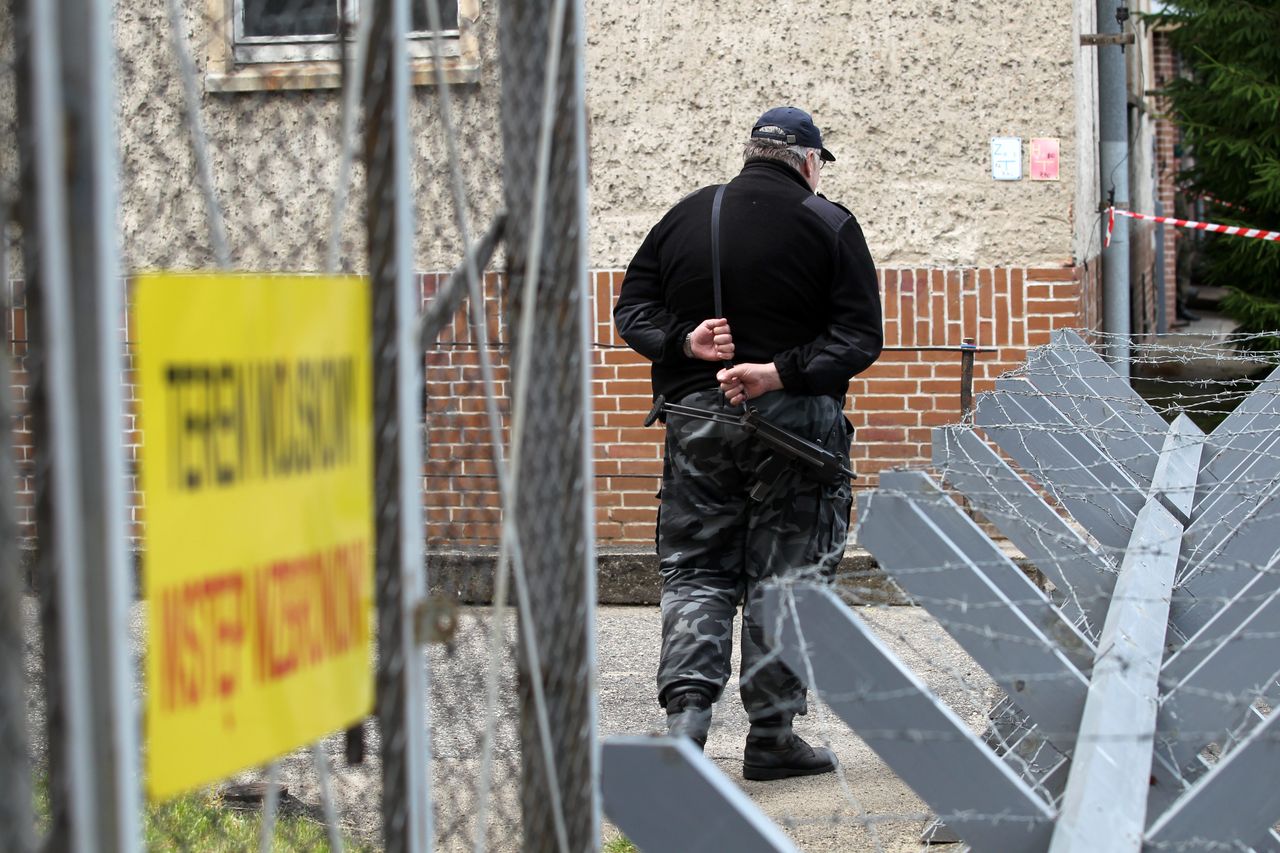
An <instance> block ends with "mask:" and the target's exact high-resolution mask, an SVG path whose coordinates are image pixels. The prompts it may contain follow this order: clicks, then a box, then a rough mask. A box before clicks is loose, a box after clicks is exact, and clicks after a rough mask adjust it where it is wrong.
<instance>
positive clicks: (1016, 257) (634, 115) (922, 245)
mask: <svg viewBox="0 0 1280 853" xmlns="http://www.w3.org/2000/svg"><path fill="white" fill-rule="evenodd" d="M588 14H589V16H590V44H589V46H588V52H587V58H588V68H589V77H588V92H589V104H588V106H589V108H590V111H591V120H592V124H591V135H592V146H591V148H592V164H593V180H592V206H591V210H592V214H593V218H592V226H593V232H592V240H591V247H592V260H593V262H594V263H595V264H597V265H603V266H613V265H624V264H625V263H626V262H627V261H628V260H630V256H631V253H632V252H633V251H634V249H635V247H636V245H638V242H639V240H640V239H641V237H642V236H643V234H644V233H645V230H646V229H647V228H648V227H649V226H650V225H651V224H652V223H653V221H655V220H656V218H657V217H658V216H660V215H661V212H662V211H663V210H664V209H665V208H666V206H668V205H670V204H671V203H673V202H674V201H676V200H677V199H678V198H680V197H681V196H682V195H684V194H685V193H686V192H688V191H689V190H691V189H693V188H696V187H697V186H699V185H703V184H707V183H713V182H717V181H721V180H724V179H725V178H727V177H729V176H731V175H733V174H734V173H735V172H736V171H737V169H738V167H739V165H740V163H741V153H740V152H741V142H742V140H744V139H745V137H746V133H747V130H748V129H749V127H750V124H751V122H752V121H753V120H754V119H755V118H756V116H757V115H759V113H760V112H761V111H762V110H763V109H764V108H765V107H768V106H771V105H774V104H778V103H786V102H794V103H795V104H796V105H798V106H803V107H805V108H807V109H809V110H810V111H811V112H812V113H814V116H815V120H816V121H817V123H818V124H819V126H820V127H822V128H823V129H824V137H825V139H826V140H827V147H828V148H830V149H831V150H832V151H833V152H834V153H835V155H836V157H837V162H836V163H835V164H833V165H831V166H829V167H828V168H827V169H826V171H825V173H824V176H823V185H824V186H823V189H824V191H825V192H826V194H827V195H829V196H830V197H832V198H834V199H837V200H841V201H843V202H844V203H846V204H847V205H848V206H849V207H851V208H852V209H853V211H854V212H855V214H857V216H858V218H859V221H860V222H861V223H862V224H863V227H864V230H865V231H866V234H867V237H868V240H869V242H870V245H871V249H872V253H873V255H874V257H875V258H876V260H877V262H879V263H881V264H886V265H911V264H937V265H972V264H979V265H980V264H1005V263H1029V264H1040V263H1061V262H1065V261H1067V260H1069V259H1070V257H1071V254H1072V233H1073V231H1072V223H1071V219H1070V216H1071V202H1072V196H1073V194H1074V192H1075V188H1076V183H1075V168H1076V166H1075V164H1076V152H1075V137H1076V123H1075V101H1074V98H1073V92H1074V88H1073V73H1074V69H1073V65H1074V59H1075V56H1076V51H1075V49H1074V48H1073V45H1074V44H1075V40H1074V39H1073V24H1072V8H1071V4H1043V3H1033V2H1030V0H1023V2H1017V3H1008V2H991V0H964V2H961V0H903V2H895V3H873V2H866V0H852V2H851V0H840V1H839V2H835V1H834V0H832V2H809V3H803V4H801V3H777V2H773V3H767V2H761V0H735V2H732V3H724V2H722V3H715V4H712V3H693V4H673V3H665V2H658V3H649V4H643V3H626V2H599V0H592V2H589V3H588ZM996 135H1010V136H1021V137H1023V139H1024V140H1028V139H1030V138H1031V137H1033V136H1055V137H1059V138H1060V139H1061V141H1062V160H1063V165H1064V169H1063V174H1062V180H1061V181H1059V182H1046V183H1040V182H1032V181H1029V180H1025V179H1024V180H1022V181H1018V182H1010V183H997V182H995V181H993V180H992V179H991V173H990V158H989V144H990V138H991V137H992V136H996ZM1024 151H1025V149H1024Z"/></svg>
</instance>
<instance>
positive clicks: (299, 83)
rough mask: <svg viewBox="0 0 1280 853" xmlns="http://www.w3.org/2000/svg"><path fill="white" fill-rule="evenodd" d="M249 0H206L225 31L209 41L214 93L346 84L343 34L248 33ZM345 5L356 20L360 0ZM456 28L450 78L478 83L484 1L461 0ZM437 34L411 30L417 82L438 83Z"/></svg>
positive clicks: (446, 46) (208, 81)
mask: <svg viewBox="0 0 1280 853" xmlns="http://www.w3.org/2000/svg"><path fill="white" fill-rule="evenodd" d="M243 2H244V0H206V9H207V20H210V21H217V22H220V23H221V24H222V32H221V33H219V34H217V37H215V38H211V39H209V40H208V43H209V56H208V70H207V72H206V74H205V85H206V88H207V89H208V90H209V91H212V92H244V91H263V90H297V89H334V88H338V87H340V86H341V85H342V71H341V67H340V61H341V59H340V57H341V55H342V45H341V44H340V43H339V38H340V36H339V35H336V34H335V35H327V34H326V35H315V36H255V37H249V36H245V35H244V33H243V27H244V14H243V12H244V6H243ZM334 2H337V3H340V6H341V8H340V11H339V17H340V19H341V20H345V21H348V22H350V23H351V25H352V26H351V28H350V31H351V33H352V34H353V35H354V20H355V8H356V4H357V3H358V2H359V0H334ZM457 2H458V21H457V27H456V28H455V29H450V30H443V31H442V32H441V34H440V36H441V41H442V44H441V48H442V50H441V55H442V57H443V60H444V70H445V79H446V80H447V81H448V82H450V83H476V82H478V81H479V79H480V48H479V42H478V39H477V38H476V35H475V33H474V25H475V21H476V18H477V17H478V15H479V11H480V9H479V0H457ZM435 42H436V38H435V35H434V34H433V33H430V32H427V31H417V32H414V33H410V35H409V38H408V45H407V48H408V53H409V58H410V62H411V65H410V80H411V82H412V83H413V84H414V85H430V84H434V83H435V82H436V79H435V70H434V67H433V62H432V57H433V55H434V51H435V49H436V48H435ZM348 46H350V42H348Z"/></svg>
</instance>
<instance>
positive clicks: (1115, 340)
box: [1097, 0, 1131, 379]
mask: <svg viewBox="0 0 1280 853" xmlns="http://www.w3.org/2000/svg"><path fill="white" fill-rule="evenodd" d="M1128 8H1129V7H1128V2H1127V0H1098V33H1099V34H1102V35H1108V34H1119V33H1120V32H1122V30H1123V27H1122V26H1121V21H1122V20H1123V19H1124V18H1125V17H1127V15H1128ZM1121 10H1123V11H1121ZM1118 13H1119V14H1118ZM1097 50H1098V165H1099V173H1100V175H1101V179H1102V186H1101V190H1102V198H1103V200H1104V202H1105V203H1106V204H1108V205H1115V206H1116V207H1128V205H1129V93H1128V77H1127V75H1126V70H1125V59H1126V56H1125V53H1124V48H1123V46H1122V45H1119V44H1101V45H1099V46H1098V48H1097ZM1129 298H1130V287H1129V221H1128V219H1126V218H1125V217H1123V216H1120V217H1116V223H1115V229H1114V230H1113V231H1112V232H1111V244H1110V245H1109V246H1106V247H1104V248H1103V250H1102V331H1103V332H1105V333H1106V334H1107V341H1106V346H1107V357H1108V360H1109V361H1110V362H1111V367H1112V368H1113V369H1114V370H1115V371H1116V372H1117V373H1119V374H1120V375H1121V376H1123V377H1125V378H1126V379H1127V378H1128V377H1129V335H1130V331H1131V330H1130V306H1129Z"/></svg>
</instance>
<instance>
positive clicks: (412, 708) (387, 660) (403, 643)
mask: <svg viewBox="0 0 1280 853" xmlns="http://www.w3.org/2000/svg"><path fill="white" fill-rule="evenodd" d="M367 11H368V13H369V14H371V15H373V20H372V22H371V26H372V33H371V36H370V41H369V43H370V50H369V67H368V72H367V77H366V79H365V80H364V91H365V105H366V106H365V109H366V141H365V163H366V168H367V169H368V175H369V179H368V181H369V191H368V199H369V200H368V220H367V225H368V234H369V276H370V286H371V288H372V299H373V406H374V416H373V417H374V489H375V495H376V497H375V501H376V507H375V512H376V533H375V538H376V541H377V546H376V577H377V592H376V602H377V608H378V637H377V640H378V676H377V707H378V725H379V729H380V734H381V740H380V750H381V758H382V810H383V833H384V842H385V847H386V849H387V850H388V851H392V852H394V853H399V851H410V853H418V851H426V850H430V849H431V839H432V831H431V807H430V802H429V799H428V790H427V773H426V766H427V761H428V751H429V743H428V732H427V721H426V702H427V692H426V663H425V658H424V655H423V653H422V651H421V649H420V648H419V646H418V644H417V642H416V639H415V637H414V620H413V613H414V610H415V609H416V607H417V604H418V602H419V601H420V600H421V598H422V596H423V595H424V593H425V590H426V582H425V577H424V574H425V571H424V556H423V554H424V548H423V540H422V536H423V530H422V479H421V471H422V448H421V434H420V428H419V418H420V416H421V412H422V366H421V365H422V358H421V354H420V352H419V350H418V348H417V340H416V338H417V336H416V334H415V327H416V318H417V315H418V307H419V302H420V297H419V294H418V287H417V283H416V279H415V277H414V276H413V266H412V264H413V261H412V253H413V236H414V229H413V210H412V204H411V199H410V195H409V194H410V192H411V191H412V186H411V184H410V179H409V137H408V85H409V81H408V71H409V69H408V59H407V55H406V49H405V43H404V41H405V39H404V33H405V32H407V31H408V22H409V11H408V3H407V0H378V2H373V3H370V4H369V8H368V10H367Z"/></svg>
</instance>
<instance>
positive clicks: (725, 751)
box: [597, 607, 996, 853]
mask: <svg viewBox="0 0 1280 853" xmlns="http://www.w3.org/2000/svg"><path fill="white" fill-rule="evenodd" d="M856 612H857V614H858V615H859V616H860V617H862V618H863V619H864V620H865V621H867V622H868V623H869V624H870V625H871V626H872V627H873V628H874V629H875V631H876V633H877V635H878V636H879V637H880V638H881V639H882V640H884V641H885V643H886V644H888V645H889V646H890V647H891V648H892V649H893V650H894V651H895V652H896V653H897V654H898V655H899V656H900V657H901V658H902V660H903V661H904V662H905V663H906V664H907V665H908V666H910V667H911V668H912V669H913V670H914V671H915V672H916V674H917V675H919V676H920V677H921V678H922V679H923V680H924V681H925V682H926V683H927V684H928V685H929V687H930V688H932V689H933V690H934V692H935V693H937V694H938V695H939V696H941V697H942V698H943V699H944V700H946V701H947V703H948V704H949V705H950V706H951V707H952V708H953V709H954V710H955V711H956V712H957V713H958V714H959V715H960V716H961V717H962V718H964V719H965V720H967V721H968V722H969V724H970V725H971V726H972V727H973V729H974V730H975V731H980V730H981V729H982V727H983V725H984V723H985V712H986V710H987V708H988V707H990V705H991V703H992V702H993V700H994V698H995V694H996V688H995V686H994V685H993V684H992V683H991V681H990V680H989V679H988V678H987V676H986V675H985V673H983V672H982V671H981V670H980V669H979V668H978V667H977V665H976V664H975V663H974V662H973V660H972V659H971V658H969V657H968V656H967V655H966V654H964V652H963V651H961V650H960V648H959V647H958V646H957V645H956V644H955V643H954V642H952V640H951V638H950V637H949V636H947V634H946V632H945V631H943V630H942V628H941V627H940V626H939V625H938V624H937V622H935V621H934V620H933V619H932V618H931V617H929V615H928V614H927V613H925V612H924V611H923V610H922V609H921V608H918V607H860V608H857V611H856ZM597 625H598V638H599V661H600V664H599V682H600V689H599V709H600V732H601V735H602V736H603V737H608V736H610V735H618V734H637V733H645V732H653V731H660V730H661V729H662V728H663V721H664V719H665V717H664V716H663V713H662V710H661V709H660V708H659V707H658V705H657V702H656V700H655V698H654V693H655V687H654V682H653V678H654V671H655V669H656V666H657V658H658V635H659V618H658V611H657V608H653V607H607V608H601V610H600V613H599V618H598V622H597ZM736 666H737V664H736V657H735V668H736ZM737 689H738V685H737V679H736V678H735V679H734V680H733V681H731V682H730V684H729V687H728V688H727V689H726V691H725V695H724V697H722V699H721V700H720V702H718V703H717V705H716V707H715V711H714V717H713V723H712V729H711V736H710V738H709V739H708V741H707V748H706V754H707V755H708V756H709V757H710V758H711V759H712V761H714V762H715V763H716V765H717V766H719V768H720V769H721V770H723V771H724V773H725V774H726V775H727V776H728V777H729V778H730V779H732V780H734V782H735V783H737V784H738V785H739V786H740V787H741V788H742V790H744V791H745V792H746V793H747V794H748V795H749V796H750V797H751V798H752V799H753V800H754V801H755V802H756V803H757V804H758V805H759V806H760V808H761V809H762V810H763V811H764V813H765V814H767V815H768V816H769V817H770V818H772V819H773V820H774V822H775V823H777V824H778V825H779V826H781V827H782V828H783V829H784V830H785V831H786V832H787V834H788V835H790V836H791V838H792V839H794V840H795V842H796V844H797V846H798V847H800V849H801V850H804V851H810V853H816V851H907V850H918V849H920V847H921V845H920V844H919V836H920V832H921V830H922V829H924V827H925V826H926V824H927V823H928V820H929V814H928V809H927V808H926V807H925V805H924V804H923V803H922V802H921V801H920V800H919V798H918V797H916V796H915V795H914V794H913V793H912V791H911V790H910V789H909V788H907V787H906V785H904V784H903V783H902V782H901V781H899V780H898V778H897V777H896V776H895V775H894V774H893V773H892V772H891V771H890V770H889V769H888V768H887V767H886V766H885V765H884V764H883V763H882V762H881V761H880V760H879V758H877V757H876V755H875V753H874V752H872V750H871V749H870V748H869V747H868V746H867V745H866V743H864V742H863V740H862V739H860V738H859V737H858V736H857V735H855V734H854V733H853V732H852V731H850V730H849V728H848V727H847V726H845V725H844V723H843V722H842V721H841V720H840V719H839V718H837V717H836V716H835V715H834V714H833V713H832V712H831V711H830V710H829V709H827V708H826V706H825V705H823V704H822V703H821V702H818V703H814V704H815V707H813V708H812V709H811V710H810V713H809V714H808V715H807V716H806V717H802V718H800V719H799V720H798V721H797V726H796V728H797V730H798V731H799V732H800V733H801V734H802V735H803V736H804V737H805V738H806V739H807V740H808V741H809V742H810V743H813V744H822V745H825V746H829V747H830V748H831V749H832V750H834V751H835V753H836V755H837V757H838V758H839V759H840V763H841V769H840V771H839V772H838V773H837V774H830V775H825V776H814V777H808V778H803V779H789V780H784V781H780V782H748V781H746V780H744V779H743V778H742V775H741V774H742V747H743V741H744V738H745V736H746V731H747V720H746V715H745V714H744V712H743V710H742V705H741V702H740V701H739V699H738V695H737ZM654 819H655V820H661V816H660V815H655V818H654ZM615 833H616V829H614V828H613V827H612V826H611V825H608V824H606V827H605V838H606V840H607V839H609V838H612V837H614V834H615ZM672 849H673V850H674V849H677V848H675V847H673V848H672ZM944 849H945V848H944Z"/></svg>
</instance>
